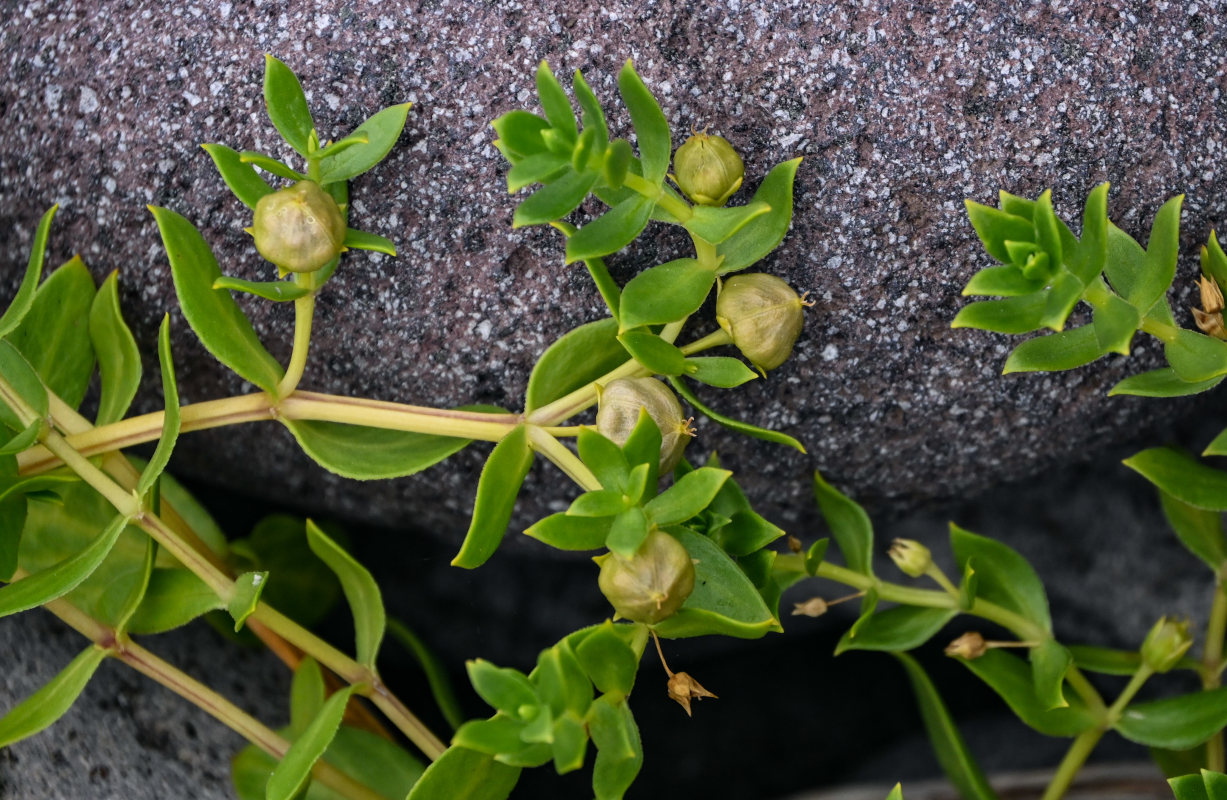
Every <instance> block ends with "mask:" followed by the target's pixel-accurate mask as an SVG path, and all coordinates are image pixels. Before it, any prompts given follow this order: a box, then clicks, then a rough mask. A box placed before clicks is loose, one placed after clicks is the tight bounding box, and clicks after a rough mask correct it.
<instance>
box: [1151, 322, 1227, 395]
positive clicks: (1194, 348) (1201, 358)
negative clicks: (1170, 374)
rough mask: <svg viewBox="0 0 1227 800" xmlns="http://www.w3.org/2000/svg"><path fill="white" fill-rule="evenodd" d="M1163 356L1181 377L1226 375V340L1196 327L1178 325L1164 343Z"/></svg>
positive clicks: (1195, 378) (1191, 379)
mask: <svg viewBox="0 0 1227 800" xmlns="http://www.w3.org/2000/svg"><path fill="white" fill-rule="evenodd" d="M1163 356H1164V357H1165V358H1166V359H1167V363H1168V364H1170V365H1171V366H1172V369H1173V370H1175V372H1176V375H1177V376H1179V378H1180V379H1181V380H1183V381H1188V382H1190V383H1196V382H1198V381H1208V380H1212V379H1214V378H1217V377H1220V376H1222V375H1227V342H1224V341H1222V340H1220V339H1215V338H1212V337H1210V336H1206V335H1205V334H1204V333H1198V332H1197V331H1190V330H1185V329H1184V328H1180V329H1177V331H1176V336H1175V338H1174V339H1172V340H1171V341H1168V342H1165V343H1164V344H1163Z"/></svg>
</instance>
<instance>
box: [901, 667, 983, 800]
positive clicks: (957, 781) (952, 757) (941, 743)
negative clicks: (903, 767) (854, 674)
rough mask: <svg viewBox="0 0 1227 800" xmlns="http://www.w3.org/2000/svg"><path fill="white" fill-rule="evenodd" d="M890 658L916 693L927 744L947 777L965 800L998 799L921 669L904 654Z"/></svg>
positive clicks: (939, 697)
mask: <svg viewBox="0 0 1227 800" xmlns="http://www.w3.org/2000/svg"><path fill="white" fill-rule="evenodd" d="M893 655H894V656H895V658H897V659H899V662H900V663H902V664H903V668H904V670H905V671H906V672H907V677H908V680H909V681H910V682H911V684H912V690H913V691H914V692H915V693H916V702H917V704H918V705H919V706H920V717H921V719H922V720H924V724H925V730H926V731H928V734H929V742H930V743H931V744H932V745H933V753H934V755H936V756H937V762H938V763H939V764H941V767H942V771H943V772H945V773H946V777H947V778H949V779H950V782H951V783H953V784H954V786H955V788H956V789H958V791H959V793H960V794H961V795H962V796H963V797H965V798H971V799H973V800H996V797H997V795H996V794H995V793H994V792H993V788H992V787H991V786H990V785H989V783H988V779H987V778H985V777H984V772H983V771H982V770H981V769H980V765H979V764H977V763H976V760H975V758H974V757H973V756H972V754H971V751H969V750H968V749H967V744H966V743H965V742H964V741H963V737H962V735H961V734H960V733H959V729H958V728H957V727H955V724H954V720H952V719H951V718H950V712H949V711H947V710H946V705H945V703H943V702H942V698H941V695H939V694H938V693H937V687H935V686H934V685H933V681H931V680H929V676H928V675H926V674H925V671H924V668H922V667H921V666H920V664H919V663H917V661H916V659H914V658H912V657H911V656H909V655H907V654H906V653H894V654H893Z"/></svg>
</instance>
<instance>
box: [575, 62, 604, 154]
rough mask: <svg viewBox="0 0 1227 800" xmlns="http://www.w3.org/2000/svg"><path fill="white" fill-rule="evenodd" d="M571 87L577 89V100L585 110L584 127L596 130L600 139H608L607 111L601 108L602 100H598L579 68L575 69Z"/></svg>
mask: <svg viewBox="0 0 1227 800" xmlns="http://www.w3.org/2000/svg"><path fill="white" fill-rule="evenodd" d="M571 87H572V89H574V91H575V100H576V101H577V102H578V103H579V107H580V109H581V110H582V111H583V115H582V116H583V119H582V121H583V123H584V128H585V129H588V128H591V129H593V130H595V131H596V132H597V138H598V139H600V140H601V141H608V140H609V129H608V127H607V126H606V124H605V112H603V111H602V110H601V103H600V101H599V100H597V98H596V95H595V94H594V93H593V91H592V88H591V87H590V86H589V85H588V82H587V81H585V80H584V76H583V75H581V74H579V70H576V71H575V77H574V79H573V80H572V83H571Z"/></svg>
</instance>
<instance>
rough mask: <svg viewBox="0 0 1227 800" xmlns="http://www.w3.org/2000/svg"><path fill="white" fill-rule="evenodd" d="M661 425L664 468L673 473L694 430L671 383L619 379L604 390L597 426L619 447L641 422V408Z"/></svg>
mask: <svg viewBox="0 0 1227 800" xmlns="http://www.w3.org/2000/svg"><path fill="white" fill-rule="evenodd" d="M641 408H645V409H647V412H648V415H649V416H651V417H652V419H653V420H654V421H655V422H656V427H658V428H660V471H661V472H662V473H665V472H669V471H670V470H672V469H673V468H674V467H675V466H677V462H678V461H680V460H681V458H682V451H683V450H685V449H686V445H688V444H689V443H690V439H691V436H693V432H692V431H691V429H690V425H689V422H688V421H687V419H686V418H685V417H683V416H682V404H681V403H679V402H678V401H677V397H676V396H674V394H673V392H672V391H671V390H670V389H669V387H668V386H665V385H664V384H663V383H661V382H660V381H659V380H657V379H656V378H619V379H618V380H616V381H610V382H609V383H608V384H607V385H606V386H605V387H604V388H602V389H601V392H600V400H599V404H598V406H597V411H596V429H597V431H598V432H600V434H601V435H602V436H604V437H605V438H606V439H609V440H610V441H612V442H613V443H614V444H616V445H618V446H619V447H621V446H623V445H624V444H626V440H627V439H628V438H630V435H631V431H633V430H635V425H636V424H637V423H638V422H639V409H641Z"/></svg>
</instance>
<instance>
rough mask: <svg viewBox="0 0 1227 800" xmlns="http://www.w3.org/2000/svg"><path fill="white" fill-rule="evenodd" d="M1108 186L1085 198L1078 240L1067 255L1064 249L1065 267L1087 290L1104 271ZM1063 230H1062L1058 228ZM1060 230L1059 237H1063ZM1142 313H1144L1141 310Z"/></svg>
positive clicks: (1106, 240) (1096, 189)
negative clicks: (1080, 237)
mask: <svg viewBox="0 0 1227 800" xmlns="http://www.w3.org/2000/svg"><path fill="white" fill-rule="evenodd" d="M1110 224H1111V223H1109V222H1108V184H1107V183H1101V184H1099V185H1098V186H1096V187H1095V188H1094V189H1092V190H1091V193H1090V194H1089V195H1087V198H1086V205H1085V206H1083V209H1082V239H1081V240H1080V241H1079V242H1078V244H1077V246H1076V247H1075V248H1074V249H1073V253H1072V254H1071V253H1070V252H1069V251H1068V248H1066V252H1065V254H1064V256H1065V265H1066V267H1068V268H1069V271H1070V272H1072V273H1073V274H1074V275H1075V276H1077V278H1078V280H1079V282H1081V283H1082V285H1084V286H1089V285H1090V284H1091V282H1092V281H1094V280H1095V279H1096V278H1097V277H1098V276H1099V274H1100V273H1102V272H1103V271H1104V268H1105V267H1106V265H1107V264H1106V260H1107V247H1108V226H1109V225H1110ZM1061 227H1062V228H1064V226H1061ZM1065 232H1066V231H1065V230H1062V233H1065ZM1143 310H1144V309H1143Z"/></svg>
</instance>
